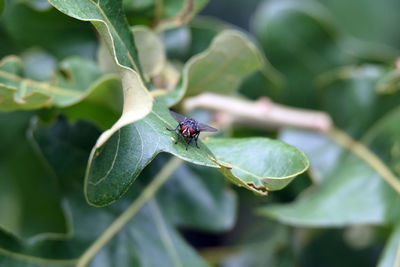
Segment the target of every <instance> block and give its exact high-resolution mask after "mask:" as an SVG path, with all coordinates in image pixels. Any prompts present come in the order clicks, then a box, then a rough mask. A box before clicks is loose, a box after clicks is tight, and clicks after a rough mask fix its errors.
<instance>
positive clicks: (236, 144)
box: [206, 138, 309, 195]
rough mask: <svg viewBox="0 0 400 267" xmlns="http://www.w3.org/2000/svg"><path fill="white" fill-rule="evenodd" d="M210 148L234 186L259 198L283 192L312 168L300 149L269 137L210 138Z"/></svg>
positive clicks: (208, 141)
mask: <svg viewBox="0 0 400 267" xmlns="http://www.w3.org/2000/svg"><path fill="white" fill-rule="evenodd" d="M206 144H207V146H208V147H209V149H210V150H211V152H212V153H213V154H214V156H215V159H216V162H217V163H218V164H220V165H221V167H222V168H221V169H220V170H221V172H222V173H223V174H224V175H225V176H226V177H227V178H228V179H229V180H230V181H232V182H233V183H234V184H236V185H238V186H243V187H245V188H247V189H249V190H251V191H253V192H255V193H257V194H259V195H267V194H268V191H273V190H280V189H282V188H284V187H285V186H286V185H288V184H289V183H290V182H291V181H292V180H293V179H294V178H295V177H296V176H297V175H299V174H301V173H303V172H304V171H306V170H307V168H308V166H309V162H308V159H307V158H306V156H305V155H304V154H303V152H301V151H300V150H298V149H297V148H295V147H293V146H291V145H288V144H285V143H283V142H281V141H278V140H271V139H268V138H209V139H207V141H206Z"/></svg>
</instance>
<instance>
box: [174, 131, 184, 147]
mask: <svg viewBox="0 0 400 267" xmlns="http://www.w3.org/2000/svg"><path fill="white" fill-rule="evenodd" d="M181 137H182V136H181V133H180V132H177V133H176V141H175V145H176V144H177V143H178V142H179V139H180V138H181ZM182 138H183V137H182Z"/></svg>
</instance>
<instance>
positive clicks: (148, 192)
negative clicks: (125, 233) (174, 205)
mask: <svg viewBox="0 0 400 267" xmlns="http://www.w3.org/2000/svg"><path fill="white" fill-rule="evenodd" d="M181 163H182V160H181V159H178V158H177V157H173V158H172V159H171V160H170V161H169V162H168V163H167V164H165V165H164V167H163V168H162V169H161V171H160V172H159V173H158V175H156V177H155V178H154V180H153V181H152V182H151V183H150V184H149V185H148V186H147V187H146V188H145V189H144V190H143V192H142V194H141V195H140V196H139V197H138V198H137V199H136V200H135V201H134V202H133V203H132V204H131V205H130V206H129V207H128V208H127V210H126V211H124V213H122V214H121V215H120V216H119V217H118V218H117V219H116V220H115V221H114V222H113V223H112V224H111V225H110V226H109V227H108V228H107V229H106V231H104V233H103V234H102V235H101V236H99V238H97V239H96V241H94V242H93V244H92V245H91V246H90V247H89V248H88V249H87V250H86V251H85V252H84V253H83V254H82V255H81V256H80V257H79V260H78V263H77V265H76V266H77V267H84V266H86V265H87V264H88V263H89V262H90V260H91V259H92V258H93V257H94V256H95V255H96V254H97V253H98V252H99V251H100V250H101V249H102V248H103V247H104V246H105V245H106V244H107V243H108V241H110V240H111V238H113V237H114V236H115V234H116V233H118V231H119V230H121V228H122V227H124V226H125V224H126V223H128V221H129V220H130V219H131V218H132V217H133V216H134V215H135V214H136V213H137V212H138V211H139V210H140V209H141V208H142V207H143V205H144V204H145V203H146V202H147V201H149V200H150V199H151V198H152V197H153V196H154V195H155V193H156V192H157V191H158V189H160V187H161V186H162V185H163V184H164V183H165V182H166V181H167V179H168V177H170V176H171V174H172V173H173V172H174V171H175V169H176V168H177V167H178V166H179V165H180V164H181Z"/></svg>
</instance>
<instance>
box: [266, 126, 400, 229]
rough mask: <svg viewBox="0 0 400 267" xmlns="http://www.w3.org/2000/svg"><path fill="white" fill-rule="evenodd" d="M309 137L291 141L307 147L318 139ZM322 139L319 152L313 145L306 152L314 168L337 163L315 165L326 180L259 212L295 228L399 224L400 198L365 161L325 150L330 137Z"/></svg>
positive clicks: (320, 139) (313, 136)
mask: <svg viewBox="0 0 400 267" xmlns="http://www.w3.org/2000/svg"><path fill="white" fill-rule="evenodd" d="M306 133H307V132H304V133H300V134H298V135H297V136H296V135H295V133H291V134H290V135H291V139H292V140H295V139H297V140H296V142H295V143H303V144H307V141H308V140H310V139H311V138H315V136H316V135H317V134H316V133H310V135H308V136H307V134H306ZM319 135H320V136H319V137H318V139H319V141H318V143H319V148H318V145H313V146H311V148H310V149H308V148H307V147H306V146H304V148H303V149H304V151H305V153H306V154H307V156H308V157H309V158H310V161H311V166H314V162H316V163H317V162H318V161H319V160H320V159H321V158H324V159H329V158H332V159H334V164H333V165H330V164H328V165H325V166H322V165H321V164H318V163H317V164H316V166H317V169H319V172H320V173H321V174H322V175H323V176H324V177H323V178H322V182H321V183H320V184H318V185H316V186H314V187H312V188H310V189H309V190H307V191H305V192H304V193H303V194H301V195H300V196H299V197H298V199H297V200H296V201H294V202H292V203H289V204H274V205H269V206H266V207H263V208H261V209H259V213H260V214H262V215H265V216H269V217H271V218H275V219H277V220H278V221H280V222H282V223H286V224H290V225H295V226H345V225H349V224H361V223H363V224H385V223H388V222H394V221H396V220H398V218H400V214H399V212H398V211H397V210H398V209H396V206H398V205H399V203H400V197H399V195H398V194H397V193H396V192H395V191H394V190H393V189H392V188H391V187H390V186H389V185H388V184H387V183H386V182H385V181H384V180H383V179H382V178H381V177H380V176H379V174H378V173H377V172H376V171H375V170H374V169H373V168H372V167H371V166H369V165H368V164H367V163H366V162H365V161H363V160H362V159H360V158H358V157H356V156H354V155H353V154H350V153H345V152H344V151H341V152H339V151H334V150H332V149H324V148H325V147H326V146H327V144H329V143H330V142H329V141H328V140H326V139H327V137H324V136H323V135H321V134H319ZM323 139H325V140H326V141H325V142H323V141H322V140H323ZM284 140H285V141H287V142H289V140H286V139H284ZM291 143H292V142H291ZM336 149H338V148H336ZM336 149H335V150H336ZM340 150H342V149H341V148H340ZM332 152H333V153H332ZM338 153H340V154H338ZM312 172H313V168H311V173H312Z"/></svg>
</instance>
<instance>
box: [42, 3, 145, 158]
mask: <svg viewBox="0 0 400 267" xmlns="http://www.w3.org/2000/svg"><path fill="white" fill-rule="evenodd" d="M49 2H50V3H51V4H52V5H53V6H54V7H56V8H57V9H59V10H60V11H62V12H64V13H66V14H68V15H69V16H72V17H74V18H77V19H80V20H84V21H90V22H92V24H93V25H94V26H95V27H96V29H97V30H98V32H99V33H100V35H101V36H102V37H103V39H104V41H105V43H106V44H107V46H108V48H109V50H110V51H111V53H112V56H113V57H114V59H115V62H116V63H117V65H118V66H119V67H120V73H121V79H122V86H123V88H124V109H123V111H122V116H121V117H120V119H119V120H118V121H117V122H116V123H115V124H114V125H113V126H112V128H111V129H109V130H107V131H105V132H104V133H103V134H102V135H101V136H100V138H99V140H98V142H97V143H96V146H95V147H94V149H93V151H95V150H96V149H98V148H99V147H100V146H102V145H103V144H104V143H105V142H106V141H107V140H108V139H109V138H110V137H111V136H112V135H113V134H115V133H116V132H118V131H119V130H120V129H121V128H122V127H123V126H125V125H128V124H130V123H132V122H135V121H137V120H140V119H142V118H144V117H145V116H146V115H147V114H148V113H149V112H150V111H151V108H152V100H153V99H152V97H151V95H150V94H149V92H148V91H147V88H146V86H145V85H144V82H143V81H144V78H143V73H142V69H141V67H140V65H139V55H138V51H137V49H136V46H135V42H134V39H133V35H132V32H131V30H130V28H129V25H128V23H127V21H126V18H125V16H124V12H123V9H122V1H121V0H119V1H112V0H100V1H98V2H93V1H84V0H73V1H60V0H50V1H49Z"/></svg>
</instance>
